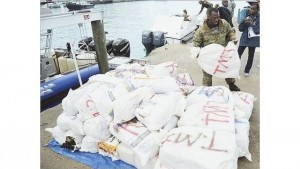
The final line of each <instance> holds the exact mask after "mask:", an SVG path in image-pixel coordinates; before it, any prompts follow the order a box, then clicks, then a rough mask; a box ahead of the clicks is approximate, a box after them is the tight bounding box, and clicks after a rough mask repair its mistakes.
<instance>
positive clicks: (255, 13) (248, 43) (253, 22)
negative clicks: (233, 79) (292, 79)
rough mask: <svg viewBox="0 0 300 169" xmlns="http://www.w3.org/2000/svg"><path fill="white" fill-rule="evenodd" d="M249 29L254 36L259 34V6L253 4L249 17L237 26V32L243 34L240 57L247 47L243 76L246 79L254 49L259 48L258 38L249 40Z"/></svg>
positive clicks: (239, 50)
mask: <svg viewBox="0 0 300 169" xmlns="http://www.w3.org/2000/svg"><path fill="white" fill-rule="evenodd" d="M249 28H251V29H253V32H254V33H255V34H260V15H259V5H258V3H254V4H252V5H251V8H250V12H249V15H248V16H247V17H246V19H244V20H243V21H242V22H241V23H240V24H239V31H240V32H243V33H242V35H241V39H240V44H239V48H238V53H239V56H240V58H241V57H242V55H243V53H244V51H245V49H246V47H248V59H247V64H246V67H245V69H244V76H245V77H248V76H249V73H250V69H251V67H252V63H253V58H254V53H255V48H256V47H260V38H259V36H255V37H251V38H249V35H248V33H249Z"/></svg>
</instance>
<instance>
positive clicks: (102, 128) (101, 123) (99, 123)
mask: <svg viewBox="0 0 300 169" xmlns="http://www.w3.org/2000/svg"><path fill="white" fill-rule="evenodd" d="M111 121H112V117H110V116H109V115H107V116H106V118H105V117H104V116H101V115H100V116H97V117H95V118H91V119H88V120H86V121H85V122H84V124H83V129H84V132H85V134H86V135H87V136H90V137H93V138H94V139H95V140H97V141H98V142H102V141H105V140H106V139H108V138H109V137H110V136H111V133H110V132H109V123H110V122H111Z"/></svg>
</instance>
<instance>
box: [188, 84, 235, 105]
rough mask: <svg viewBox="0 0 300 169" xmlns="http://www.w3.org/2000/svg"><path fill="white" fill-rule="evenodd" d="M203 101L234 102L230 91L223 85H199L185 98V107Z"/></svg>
mask: <svg viewBox="0 0 300 169" xmlns="http://www.w3.org/2000/svg"><path fill="white" fill-rule="evenodd" d="M203 101H214V102H220V103H229V104H234V99H233V96H232V93H231V91H230V90H229V89H228V88H227V87H224V86H211V87H206V86H200V87H197V88H196V89H195V90H194V91H193V92H192V93H190V94H189V95H188V96H187V98H186V107H189V106H190V105H192V104H195V103H201V102H203Z"/></svg>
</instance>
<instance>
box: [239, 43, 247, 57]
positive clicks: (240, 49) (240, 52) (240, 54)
mask: <svg viewBox="0 0 300 169" xmlns="http://www.w3.org/2000/svg"><path fill="white" fill-rule="evenodd" d="M245 49H246V46H239V48H238V54H239V57H240V59H241V57H242V54H243V53H244V51H245Z"/></svg>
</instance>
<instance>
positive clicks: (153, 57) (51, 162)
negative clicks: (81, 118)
mask: <svg viewBox="0 0 300 169" xmlns="http://www.w3.org/2000/svg"><path fill="white" fill-rule="evenodd" d="M237 35H238V36H237V37H240V35H239V33H237ZM190 46H192V44H179V45H166V46H163V47H160V48H157V49H156V50H154V51H152V52H151V54H150V55H149V56H148V59H149V60H150V63H151V64H158V63H162V62H165V61H170V60H172V61H175V62H176V63H178V64H179V73H189V74H190V75H191V77H192V78H193V80H194V82H195V83H196V85H197V86H200V85H201V84H202V71H201V68H200V66H199V65H198V64H197V61H196V60H195V59H192V58H191V57H190ZM247 55H248V49H246V50H245V52H244V54H243V56H242V60H241V68H240V76H241V77H240V78H239V79H236V85H237V86H238V87H240V89H241V90H242V91H243V92H247V93H251V94H253V95H254V96H255V97H256V99H257V100H256V101H255V102H254V109H253V114H252V116H251V118H250V120H249V122H250V134H249V139H250V145H249V151H250V153H251V154H252V161H248V160H247V159H246V158H244V157H243V158H239V161H238V169H259V168H260V167H259V166H260V165H259V163H260V67H259V65H260V53H259V51H257V52H256V53H255V57H254V62H253V66H252V69H251V72H250V76H249V77H244V76H243V70H244V67H245V65H246V61H247ZM213 85H223V86H226V87H228V86H227V84H226V82H225V80H224V79H218V78H213ZM62 111H63V110H62V106H61V104H59V105H58V106H56V107H53V108H50V109H48V110H45V111H44V112H42V113H41V114H40V139H41V142H40V147H41V148H40V150H41V151H40V163H41V165H40V168H42V169H53V168H55V169H65V168H74V169H75V168H80V169H88V168H90V167H88V166H86V165H83V164H81V163H78V162H76V161H74V160H71V159H69V158H67V157H64V156H62V155H59V154H56V153H55V152H53V151H52V150H51V149H50V148H48V147H46V146H45V145H46V144H47V143H48V141H49V140H50V139H52V136H51V135H50V133H49V132H47V131H45V128H51V127H54V126H56V119H57V117H58V115H59V114H60V113H61V112H62Z"/></svg>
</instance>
